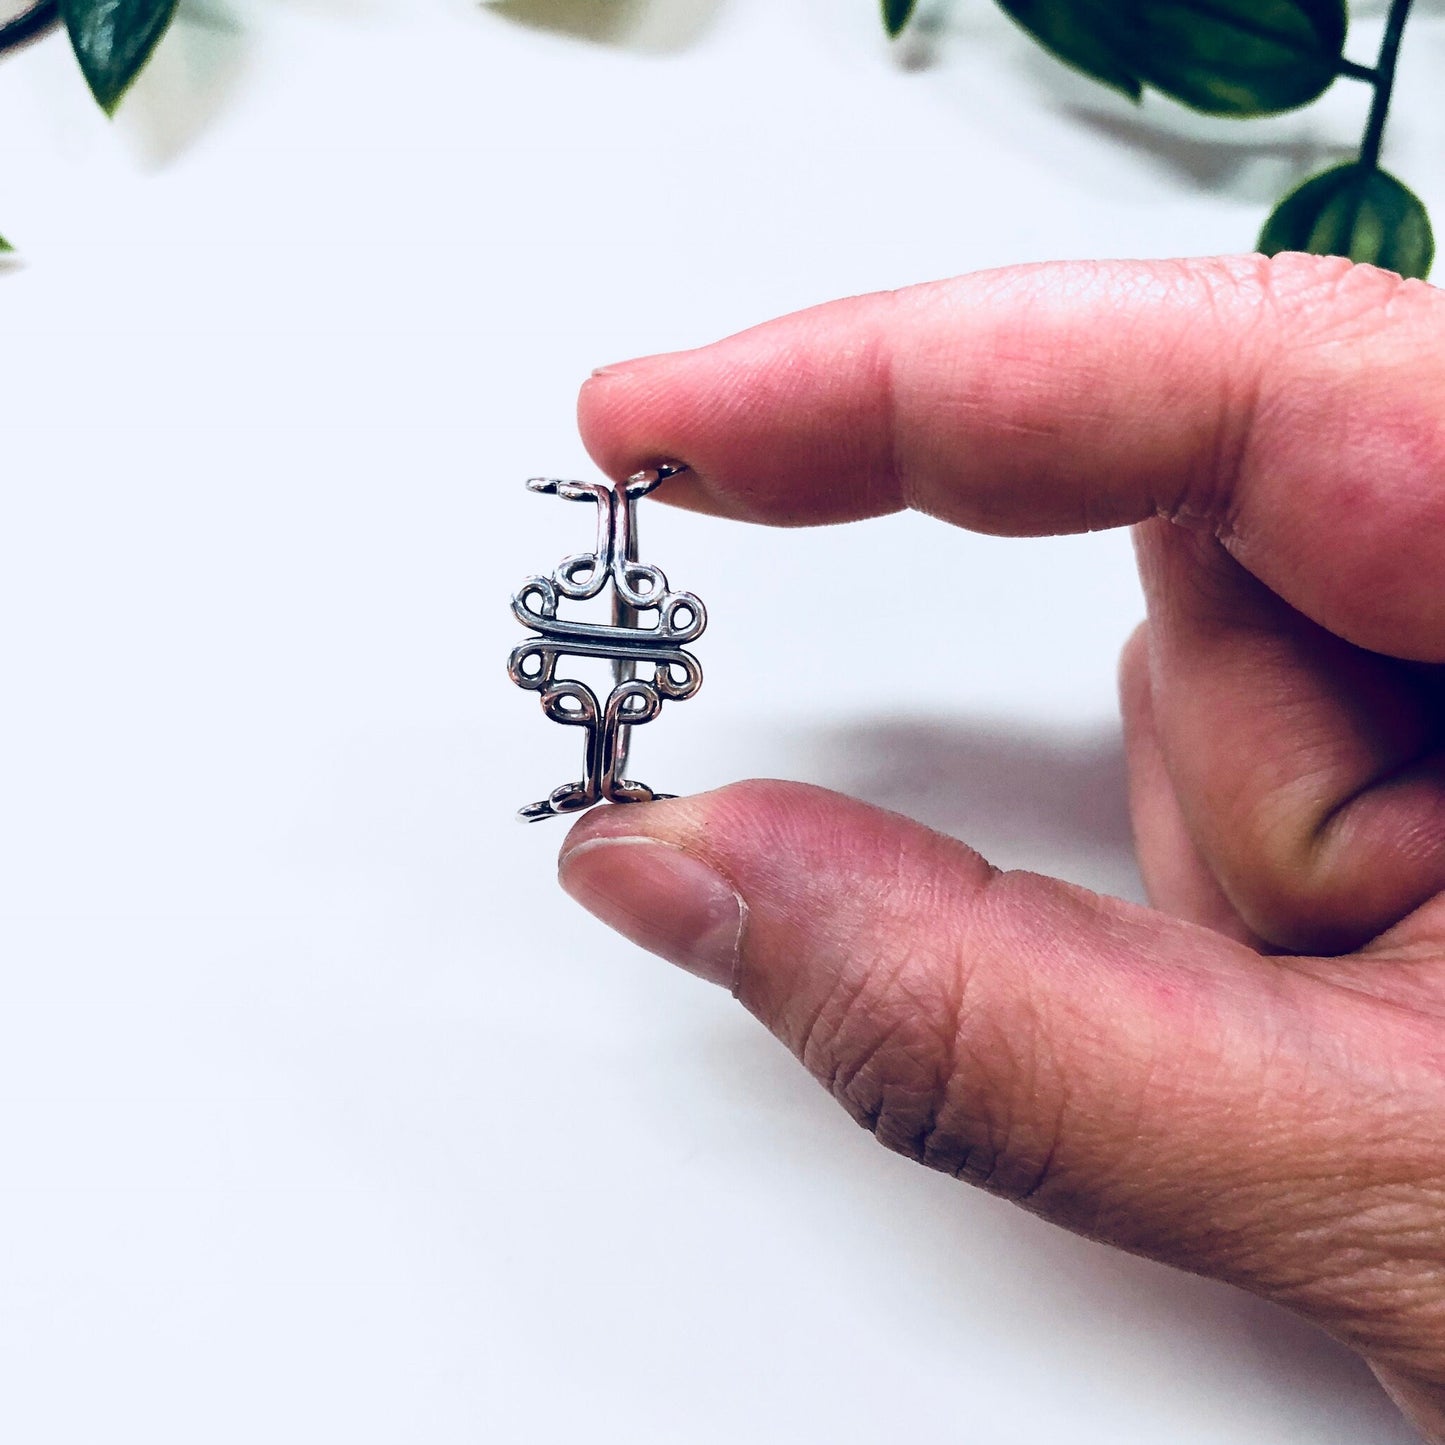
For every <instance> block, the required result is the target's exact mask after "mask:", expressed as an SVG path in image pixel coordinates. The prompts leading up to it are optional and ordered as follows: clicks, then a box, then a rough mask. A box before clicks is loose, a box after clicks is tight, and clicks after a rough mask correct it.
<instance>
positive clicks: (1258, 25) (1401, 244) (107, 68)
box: [0, 0, 1435, 277]
mask: <svg viewBox="0 0 1445 1445" xmlns="http://www.w3.org/2000/svg"><path fill="white" fill-rule="evenodd" d="M597 3H598V4H605V3H607V0H597ZM880 3H881V5H882V11H883V24H884V26H885V28H886V29H887V31H888V33H889V35H892V36H898V35H901V34H902V33H903V32H904V31H905V30H906V29H907V28H908V26H909V25H910V24H911V23H912V22H914V21H915V20H916V18H917V13H918V9H919V0H880ZM996 3H997V4H998V6H999V8H1000V9H1001V10H1002V11H1003V12H1004V14H1005V15H1007V16H1008V17H1009V18H1010V19H1011V20H1012V21H1014V23H1015V24H1017V25H1018V26H1020V27H1021V28H1022V29H1023V30H1025V31H1027V32H1028V34H1029V35H1031V36H1032V37H1033V38H1034V39H1035V40H1036V41H1038V43H1039V44H1040V45H1042V46H1044V47H1045V49H1047V50H1049V51H1051V52H1052V53H1053V54H1054V55H1055V56H1057V57H1058V58H1059V59H1060V60H1061V61H1063V62H1064V63H1065V64H1067V65H1071V66H1073V67H1074V69H1075V70H1078V71H1081V72H1082V73H1083V74H1085V75H1087V76H1090V77H1092V78H1093V79H1094V80H1097V81H1099V82H1101V83H1102V84H1104V85H1107V86H1110V87H1112V88H1113V89H1114V90H1117V91H1119V92H1121V93H1122V94H1124V95H1127V96H1128V97H1129V98H1130V99H1131V100H1134V101H1138V100H1140V99H1142V97H1143V94H1144V91H1145V90H1146V89H1152V90H1157V91H1159V92H1160V93H1161V94H1162V95H1166V96H1168V97H1170V98H1171V99H1172V100H1175V101H1178V102H1179V103H1180V104H1181V105H1186V106H1189V107H1190V108H1192V109H1194V110H1198V111H1203V112H1204V113H1206V114H1208V115H1224V116H1235V117H1240V118H1247V117H1250V116H1261V115H1275V114H1278V113H1279V112H1281V111H1288V110H1296V109H1298V108H1299V107H1300V106H1304V105H1308V104H1309V103H1310V102H1311V101H1313V100H1315V99H1317V98H1318V97H1319V96H1320V95H1322V94H1323V93H1324V92H1325V91H1326V90H1328V89H1329V87H1330V86H1331V85H1333V84H1334V83H1335V81H1336V80H1337V79H1339V78H1340V77H1341V76H1344V77H1348V78H1349V79H1351V80H1355V81H1360V82H1363V83H1365V84H1366V85H1368V86H1369V87H1370V88H1371V90H1372V92H1373V100H1372V103H1371V105H1370V109H1369V117H1368V120H1367V122H1366V126H1365V131H1364V136H1363V139H1362V140H1361V142H1360V153H1359V157H1358V159H1357V160H1355V161H1353V162H1351V163H1350V164H1348V165H1344V166H1337V167H1336V168H1334V169H1333V170H1329V171H1326V172H1325V173H1324V174H1323V175H1318V176H1314V177H1313V178H1311V179H1310V180H1307V181H1306V182H1305V183H1304V184H1303V185H1302V186H1300V187H1299V188H1298V189H1297V190H1295V191H1293V192H1292V193H1291V194H1290V195H1288V196H1286V197H1285V199H1284V200H1283V201H1281V202H1280V204H1279V206H1278V207H1277V208H1276V210H1275V212H1274V214H1273V215H1272V216H1271V217H1270V218H1269V220H1268V221H1267V222H1266V223H1265V227H1264V230H1263V231H1262V232H1261V234H1260V237H1259V248H1260V250H1262V251H1264V252H1266V253H1267V254H1270V255H1272V254H1274V253H1275V252H1277V251H1281V250H1286V249H1291V250H1308V251H1314V252H1317V253H1320V254H1325V255H1339V256H1349V257H1351V258H1352V259H1353V260H1356V261H1370V262H1373V263H1374V264H1376V265H1379V266H1387V267H1389V268H1390V269H1392V270H1396V271H1399V272H1401V273H1402V274H1403V275H1406V276H1419V277H1423V276H1425V275H1426V274H1427V272H1428V271H1429V269H1430V263H1431V260H1432V259H1433V256H1434V250H1435V246H1434V240H1433V238H1432V236H1431V232H1430V218H1429V216H1428V214H1427V213H1426V211H1425V207H1424V206H1423V205H1422V204H1421V203H1420V200H1419V198H1418V197H1417V196H1415V195H1414V193H1413V192H1411V191H1410V190H1408V189H1407V188H1406V187H1405V186H1404V185H1402V184H1401V183H1400V182H1399V181H1398V180H1396V179H1395V178H1394V177H1393V176H1391V175H1389V174H1387V173H1386V172H1385V171H1382V170H1381V169H1380V164H1379V160H1380V147H1381V142H1382V140H1383V137H1384V130H1385V121H1386V118H1387V116H1388V114H1389V108H1390V98H1391V95H1392V93H1393V89H1394V83H1395V65H1396V61H1397V58H1398V55H1399V49H1400V39H1401V36H1402V34H1403V32H1404V28H1405V20H1406V18H1407V16H1408V14H1409V11H1410V4H1411V0H1391V4H1390V8H1389V13H1388V15H1387V18H1386V21H1385V34H1384V39H1383V42H1382V44H1381V47H1380V55H1379V60H1378V62H1377V63H1376V64H1375V65H1374V66H1363V65H1359V64H1356V63H1355V62H1353V61H1351V60H1349V59H1347V58H1346V56H1345V53H1344V51H1345V41H1346V38H1347V36H1348V32H1349V16H1348V13H1347V10H1346V0H996ZM176 5H177V0H35V3H34V4H32V5H31V6H30V8H29V9H28V10H25V11H24V12H22V13H21V14H20V15H17V16H16V17H15V18H14V19H12V20H9V21H6V22H5V23H4V24H0V52H3V51H6V50H11V49H14V48H15V47H17V46H19V45H23V44H25V43H27V42H28V41H30V40H33V39H35V38H36V37H37V36H38V35H40V34H42V33H44V32H45V31H46V30H49V29H50V28H52V27H53V26H55V25H57V24H60V23H63V24H64V26H65V30H66V33H67V35H68V36H69V37H70V44H71V48H72V49H73V50H74V52H75V57H76V59H77V61H78V62H79V64H80V70H81V74H82V75H83V76H84V77H85V80H86V83H87V84H88V85H89V86H90V90H91V94H92V95H94V96H95V99H96V101H97V103H98V104H99V105H100V106H101V107H102V109H104V110H105V112H106V113H107V114H108V115H113V114H114V113H115V110H116V108H117V106H119V104H120V103H121V101H122V100H123V99H124V97H125V94H126V92H127V91H128V90H129V89H130V87H131V85H132V83H133V82H134V81H135V79H136V77H137V76H138V75H139V74H140V72H141V71H142V70H143V69H144V68H145V65H146V62H147V61H149V59H150V58H151V56H152V54H153V53H154V52H155V48H156V46H157V45H158V44H159V43H160V41H161V38H162V37H163V36H164V35H165V33H166V31H167V29H168V28H169V27H170V24H171V21H172V20H173V19H174V18H175V13H176ZM10 249H11V247H10V246H9V245H8V244H7V243H6V242H5V241H4V239H3V238H0V252H4V251H9V250H10Z"/></svg>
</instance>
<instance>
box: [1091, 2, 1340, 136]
mask: <svg viewBox="0 0 1445 1445" xmlns="http://www.w3.org/2000/svg"><path fill="white" fill-rule="evenodd" d="M1117 9H1118V12H1119V22H1118V23H1119V27H1120V31H1121V53H1122V54H1123V55H1124V56H1125V57H1126V59H1127V62H1128V64H1129V65H1130V66H1132V67H1133V69H1134V70H1136V71H1137V73H1138V74H1139V76H1140V77H1141V78H1142V79H1143V81H1144V83H1145V84H1146V85H1152V86H1154V87H1155V88H1156V89H1157V90H1162V91H1163V92H1164V93H1165V94H1166V95H1169V96H1172V97H1173V98H1174V99H1175V100H1177V101H1180V102H1181V103H1182V104H1184V105H1187V106H1190V107H1192V108H1193V109H1194V110H1200V111H1204V112H1206V113H1208V114H1210V115H1234V116H1250V115H1272V114H1274V113H1276V112H1278V111H1282V110H1294V109H1296V108H1297V107H1299V106H1302V105H1307V104H1309V102H1310V101H1312V100H1314V99H1315V98H1316V97H1317V96H1319V95H1320V94H1321V93H1322V92H1323V91H1325V90H1327V89H1328V88H1329V86H1330V85H1331V84H1332V83H1333V82H1334V80H1335V78H1336V76H1337V75H1338V74H1339V65H1340V58H1341V54H1342V52H1343V50H1344V44H1345V32H1346V30H1347V28H1348V23H1349V22H1348V17H1347V15H1346V12H1345V0H1124V3H1122V4H1120V5H1119V6H1118V7H1117Z"/></svg>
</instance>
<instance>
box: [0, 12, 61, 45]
mask: <svg viewBox="0 0 1445 1445" xmlns="http://www.w3.org/2000/svg"><path fill="white" fill-rule="evenodd" d="M59 19H60V0H35V4H33V5H32V6H31V7H30V9H28V10H23V11H21V13H20V14H19V15H17V16H16V17H15V18H14V19H13V20H7V21H6V22H5V23H4V24H3V25H0V55H3V54H4V53H5V52H6V51H7V50H15V49H18V48H19V47H20V46H22V45H24V44H26V43H27V42H29V41H31V40H34V39H35V38H36V37H37V36H40V35H43V34H44V33H45V32H46V31H47V30H49V29H50V28H51V26H53V25H55V24H56V23H57V22H58V21H59Z"/></svg>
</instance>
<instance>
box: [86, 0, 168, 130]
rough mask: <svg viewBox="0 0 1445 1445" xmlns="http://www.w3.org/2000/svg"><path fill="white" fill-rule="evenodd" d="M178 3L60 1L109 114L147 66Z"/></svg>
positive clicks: (159, 0)
mask: <svg viewBox="0 0 1445 1445" xmlns="http://www.w3.org/2000/svg"><path fill="white" fill-rule="evenodd" d="M176 4H177V0H60V12H61V14H62V15H63V16H64V17H65V28H66V29H67V30H68V31H69V32H70V43H71V45H72V47H73V48H74V50H75V55H76V58H77V59H78V60H79V61H80V68H81V70H82V71H83V72H84V74H85V79H86V83H87V84H88V85H89V86H90V90H91V94H92V95H94V96H95V98H96V100H97V101H99V102H100V106H101V109H103V110H104V111H105V113H106V114H107V115H114V114H115V109H116V106H118V105H119V104H120V102H121V98H122V97H123V96H124V95H125V93H126V91H127V90H129V89H130V87H131V82H132V81H134V80H135V78H136V76H137V75H139V74H140V72H141V71H142V70H143V69H144V68H145V63H146V61H148V60H149V59H150V58H151V53H152V52H153V51H154V50H155V48H156V46H157V44H159V42H160V38H161V36H162V35H164V34H165V33H166V29H167V27H168V26H169V25H170V23H171V20H172V18H173V17H174V15H175V13H176Z"/></svg>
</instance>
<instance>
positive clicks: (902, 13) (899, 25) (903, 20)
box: [883, 0, 918, 37]
mask: <svg viewBox="0 0 1445 1445" xmlns="http://www.w3.org/2000/svg"><path fill="white" fill-rule="evenodd" d="M917 9H918V0H883V24H884V25H885V26H886V27H887V30H888V33H889V34H890V35H892V36H894V37H897V36H899V35H901V34H902V33H903V27H904V26H905V25H907V24H908V22H909V21H910V20H912V19H913V12H914V11H915V10H917Z"/></svg>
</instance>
